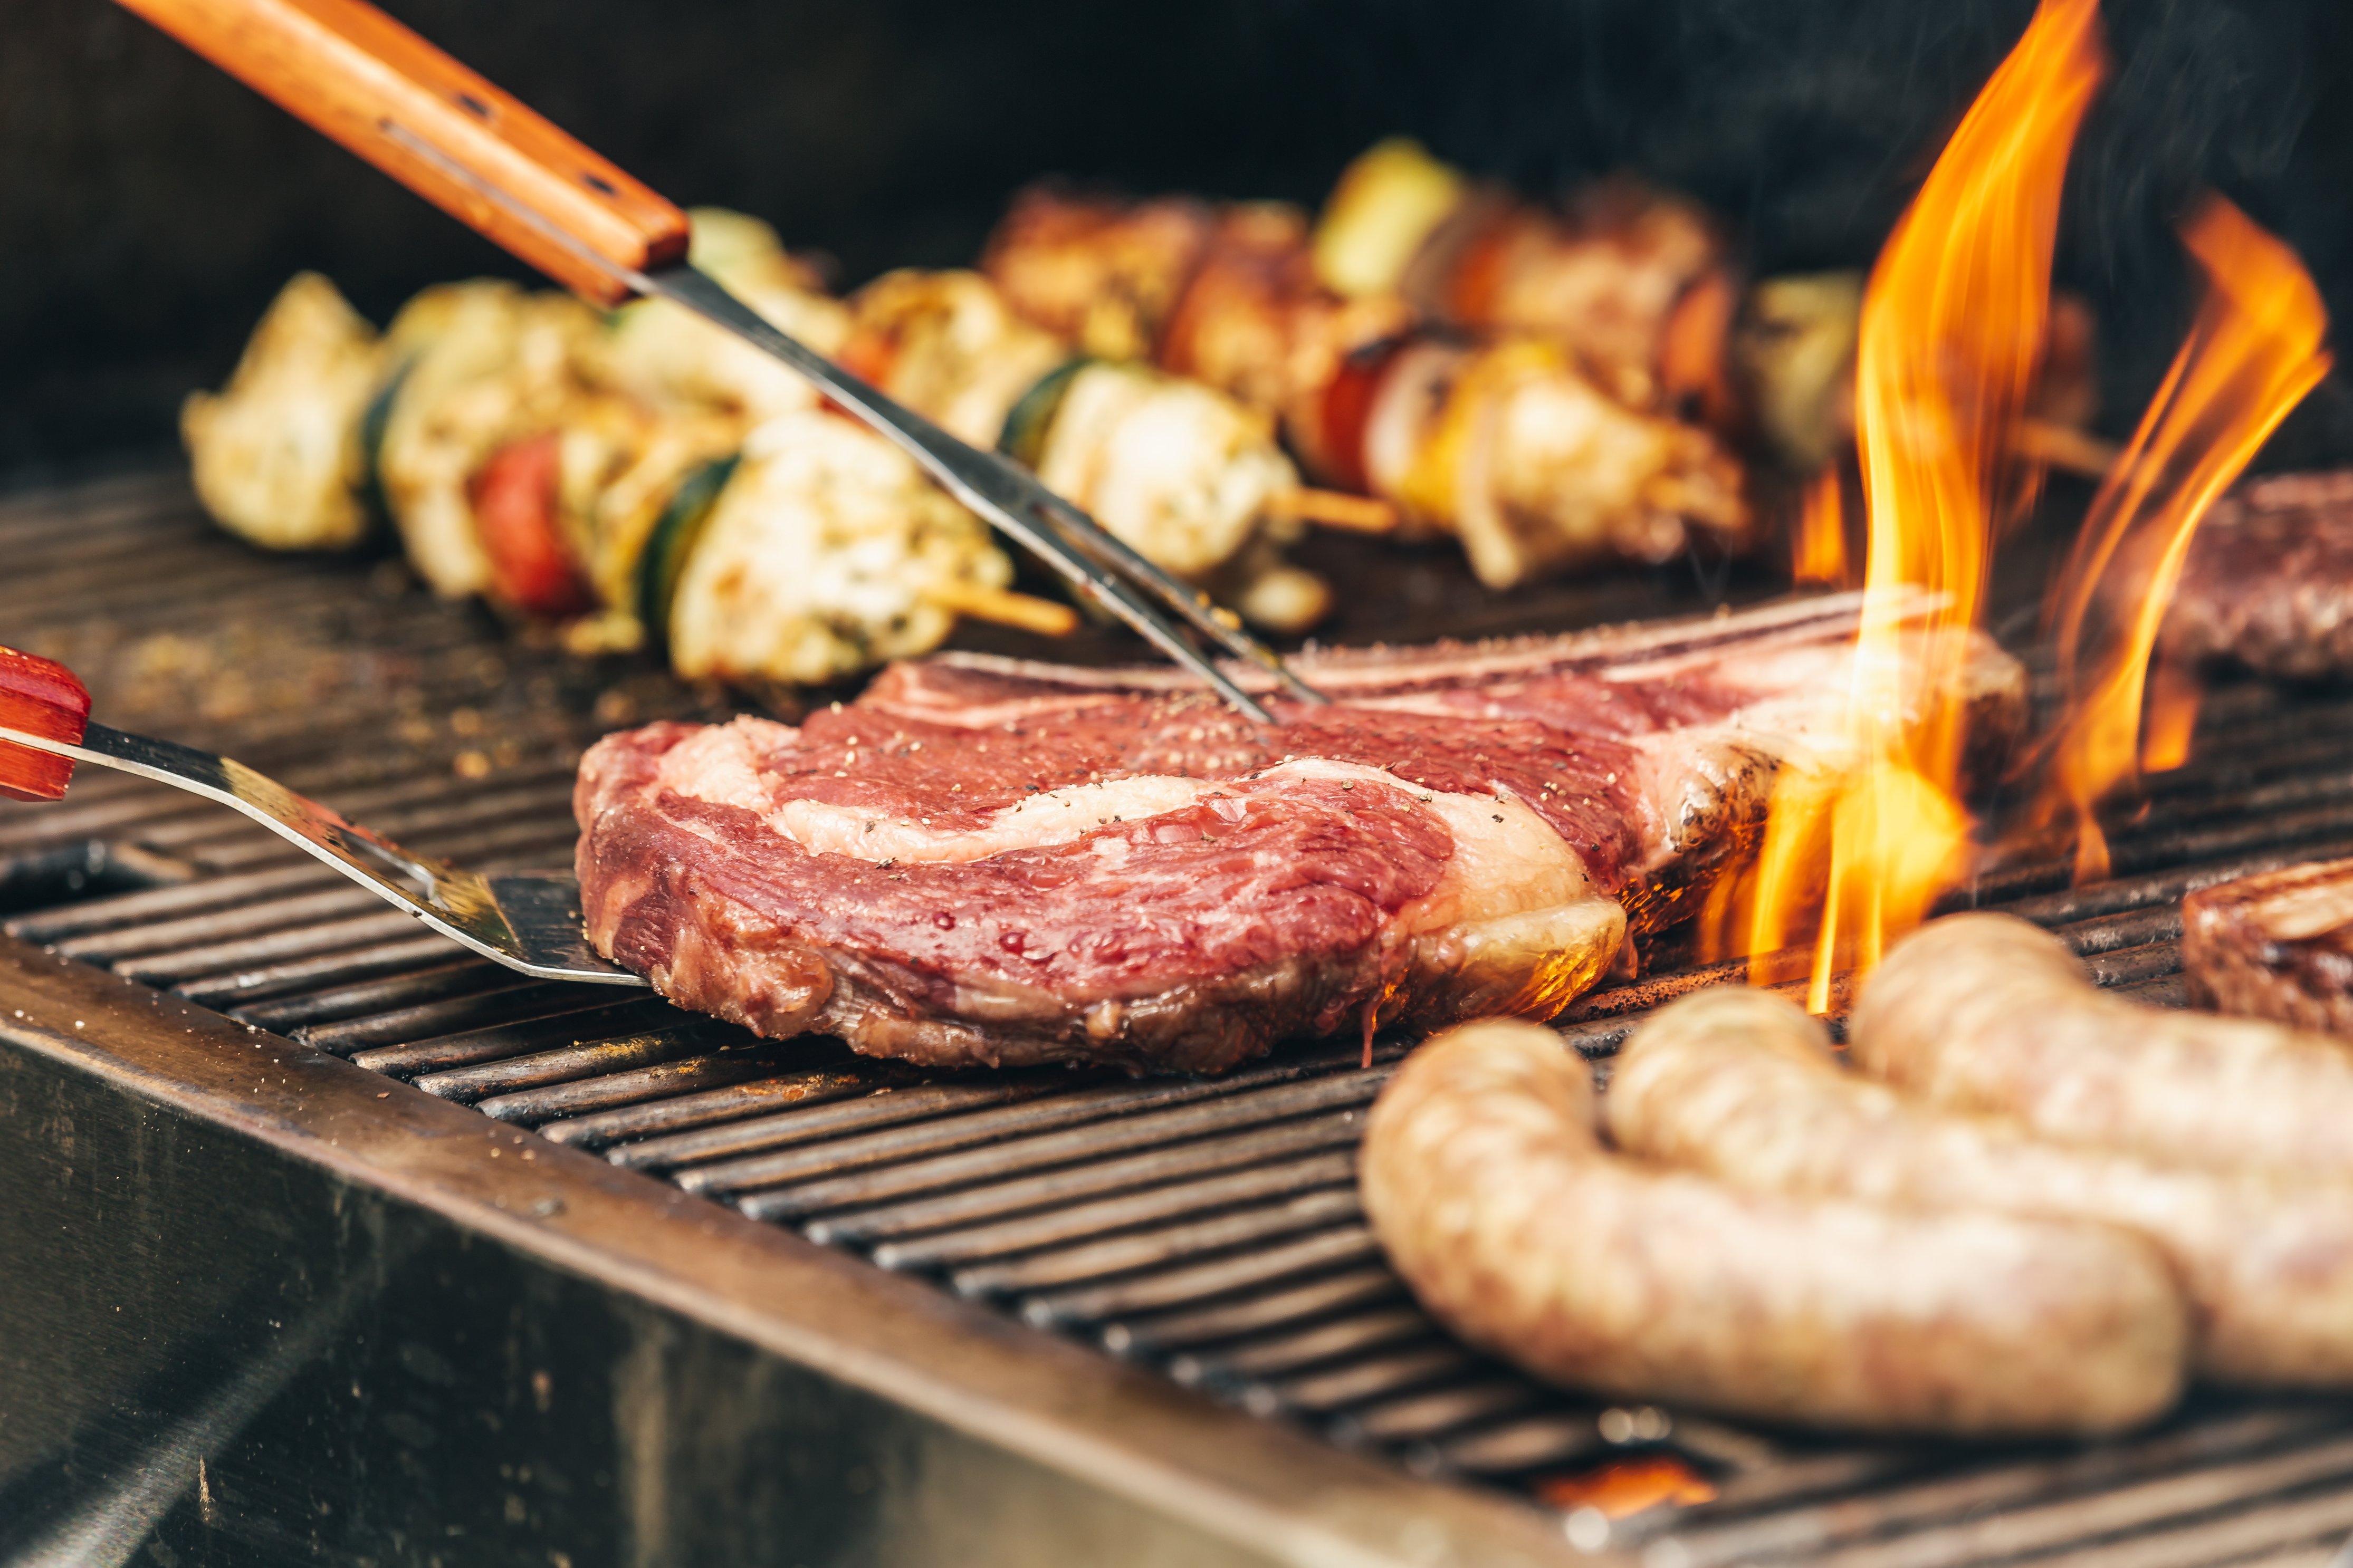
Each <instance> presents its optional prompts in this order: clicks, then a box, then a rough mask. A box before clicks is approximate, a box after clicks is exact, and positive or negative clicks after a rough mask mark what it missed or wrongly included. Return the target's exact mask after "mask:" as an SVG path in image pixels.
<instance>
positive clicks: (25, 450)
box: [0, 0, 2353, 469]
mask: <svg viewBox="0 0 2353 1568" xmlns="http://www.w3.org/2000/svg"><path fill="white" fill-rule="evenodd" d="M387 4H388V5H389V8H390V9H392V10H393V11H394V12H395V13H396V15H398V16H401V17H402V18H403V19H404V20H406V21H408V22H409V23H411V24H412V25H413V26H417V28H418V29H419V30H421V31H422V32H424V33H425V34H426V35H427V37H430V38H432V39H434V40H435V41H436V42H438V43H440V44H441V45H443V46H444V47H448V48H449V49H450V50H452V51H453V52H454V53H456V54H458V55H459V57H460V58H465V59H467V60H468V61H470V63H472V64H474V65H476V66H478V67H479V68H481V69H482V70H484V71H485V72H486V73H487V74H488V75H490V76H491V78H492V79H494V80H497V81H499V82H501V84H502V85H504V86H507V87H509V88H511V89H513V90H514V91H516V92H517V93H518V94H519V95H520V96H522V98H523V99H524V100H526V101H528V102H531V103H533V104H535V105H537V106H539V107H540V108H542V109H543V110H545V111H547V112H548V113H550V114H552V115H553V116H554V118H555V119H557V120H558V121H560V122H562V123H564V124H565V125H566V126H568V127H569V128H571V129H572V130H574V131H575V132H578V133H579V134H580V135H581V136H582V137H583V139H584V140H586V141H587V142H589V143H590V144H591V145H593V146H596V148H598V149H599V150H600V151H602V152H605V153H607V154H609V155H610V156H612V157H613V158H614V159H615V160H616V161H617V162H618V163H621V164H622V166H624V167H625V168H628V169H630V170H631V171H632V172H634V173H637V174H641V175H643V176H645V177H646V178H648V179H649V180H650V181H651V182H652V183H653V184H655V185H656V187H657V188H659V189H661V190H663V191H664V192H665V193H667V194H669V195H673V196H674V197H676V198H677V199H679V200H680V201H681V202H689V203H691V202H720V203H724V204H727V205H736V206H740V207H744V208H745V209H747V210H750V211H753V212H757V213H759V214H761V215H762V216H765V217H768V218H770V219H772V220H773V221H775V222H776V224H777V225H778V226H780V227H781V228H782V229H783V230H784V232H785V233H786V236H787V237H788V238H789V239H791V240H792V241H793V242H794V243H795V244H797V245H800V246H804V247H816V248H821V249H824V250H828V251H831V252H832V253H834V254H835V255H836V256H838V257H839V258H840V260H841V262H842V276H843V279H844V280H845V281H856V280H858V279H861V278H863V277H866V276H870V275H871V274H872V273H873V272H875V271H878V270H881V268H886V267H890V266H893V265H906V264H918V265H940V264H953V263H955V262H957V261H960V260H965V259H968V258H970V257H971V256H972V255H973V254H974V252H975V250H976V247H977V246H978V244H979V241H980V239H981V237H982V236H983V235H984V234H985V233H986V232H987V226H988V225H989V224H990V223H991V222H992V221H993V219H994V217H995V216H996V215H997V212H998V211H999V210H1001V207H1002V204H1003V202H1004V199H1005V197H1006V195H1008V193H1009V192H1010V191H1011V190H1012V189H1013V188H1014V187H1016V186H1017V185H1018V184H1022V183H1023V182H1024V181H1026V180H1028V179H1029V178H1031V177H1033V176H1035V175H1037V174H1044V173H1049V172H1054V173H1062V174H1072V175H1076V176H1079V177H1082V178H1094V179H1100V180H1104V181H1108V182H1111V183H1113V184H1121V185H1124V186H1126V187H1128V188H1131V189H1135V190H1158V189H1168V188H1185V189H1192V190H1197V191H1201V192H1205V193H1210V194H1218V195H1269V196H1282V197H1287V198H1290V199H1293V200H1300V201H1308V202H1313V201H1314V200H1316V199H1318V198H1319V197H1320V196H1321V195H1323V193H1324V191H1325V190H1326V189H1327V188H1328V187H1329V185H1330V184H1331V181H1332V177H1333V175H1334V174H1335V173H1336V172H1337V171H1338V170H1339V168H1340V166H1341V165H1342V164H1343V163H1345V161H1346V160H1347V159H1348V158H1349V157H1350V156H1352V155H1353V154H1354V153H1357V152H1359V151H1361V150H1362V149H1363V148H1364V147H1365V146H1366V144H1367V143H1369V142H1372V141H1373V140H1374V139H1376V138H1377V137H1379V136H1382V135H1386V134H1390V133H1393V132H1408V133H1410V134H1414V135H1418V136H1419V137H1421V138H1422V139H1424V140H1425V141H1427V142H1430V145H1431V146H1432V147H1434V148H1435V149H1436V150H1438V151H1439V152H1440V153H1442V154H1444V155H1446V156H1448V157H1450V158H1452V159H1454V160H1456V161H1458V162H1460V163H1463V164H1465V165H1467V166H1469V167H1471V168H1472V169H1474V170H1477V171H1479V172H1481V173H1482V174H1490V175H1493V176H1495V177H1499V178H1504V179H1508V180H1511V181H1513V182H1514V183H1516V184H1520V185H1521V186H1522V187H1523V188H1525V189H1527V190H1529V191H1532V192H1543V191H1549V190H1555V189H1557V188H1559V187H1561V186H1562V185H1564V184H1568V183H1570V182H1573V181H1575V180H1577V179H1578V178H1580V177H1584V176H1587V175H1590V174H1599V173H1603V172H1607V171H1611V170H1618V169H1631V170H1634V171H1637V172H1640V173H1642V174H1648V175H1650V176H1651V177H1652V178H1655V179H1657V180H1660V181H1662V182H1663V183H1666V184H1672V185H1677V186H1680V187H1683V188H1684V189H1686V190H1689V191H1690V192H1692V193H1693V194H1694V195H1698V196H1700V197H1702V198H1704V200H1706V201H1707V202H1708V203H1709V204H1710V205H1713V206H1715V208H1716V209H1717V210H1718V211H1720V212H1722V213H1723V214H1724V215H1725V216H1726V217H1727V218H1728V219H1729V220H1730V221H1731V223H1732V224H1733V226H1734V227H1735V229H1736V232H1737V233H1738V234H1739V235H1740V237H1741V238H1742V242H1743V244H1744V246H1745V247H1746V250H1747V252H1748V255H1749V258H1750V259H1751V261H1752V263H1753V265H1754V266H1755V267H1756V268H1757V269H1759V270H1760V271H1766V272H1771V271H1786V270H1791V269H1798V268H1823V267H1840V266H1846V267H1860V266H1865V265H1868V263H1869V262H1870V260H1871V258H1872V257H1873V255H1874V254H1875V253H1876V252H1877V249H1878V247H1879V244H1880V242H1881V241H1882V240H1883V238H1884V237H1885V236H1886V233H1887V229H1888V226H1889V225H1890V224H1891V223H1892V222H1893V221H1894V217H1895V216H1896V215H1897V214H1898V213H1899V212H1901V211H1902V210H1903V207H1904V205H1905V201H1906V200H1907V199H1908V198H1909V196H1910V195H1911V192H1912V190H1913V188H1914V186H1915V184H1916V183H1917V182H1918V180H1919V179H1920V177H1921V176H1922V175H1923V174H1925V173H1926V169H1927V166H1928V163H1929V162H1930V161H1931V160H1932V159H1933V157H1934V155H1935V153H1936V148H1937V146H1938V145H1939V144H1940V143H1941V142H1942V141H1943V140H1944V135H1945V132H1947V130H1948V129H1949V128H1950V126H1951V125H1952V123H1953V122H1954V121H1955V120H1956V119H1957V116H1958V115H1959V113H1960V112H1961V110H1962V109H1963V108H1964V107H1965V106H1966V105H1967V104H1968V100H1969V99H1970V98H1971V96H1972V95H1973V94H1974V93H1975V92H1976V91H1977V89H1978V87H1979V86H1980V85H1981V84H1982V83H1983V81H1984V79H1985V78H1986V76H1987V74H1988V73H1989V72H1990V71H1991V70H1992V68H1993V67H1994V65H1995V64H1996V62H1998V61H1999V60H2000V58H2001V57H2002V55H2003V54H2004V52H2005V51H2007V50H2008V48H2009V47H2010V44H2011V43H2012V42H2014V41H2015V40H2016V38H2017V37H2018V35H2019V34H2020V32H2021V30H2022V29H2023V27H2024V26H2025V23H2026V18H2027V16H2029V14H2030V12H2031V5H2032V0H1135V3H1133V4H1128V5H1103V4H1101V3H1100V0H995V3H992V4H990V5H971V4H969V3H968V0H866V3H864V4H857V5H852V4H846V3H844V0H673V3H672V4H670V5H661V6H646V5H640V4H637V3H635V0H568V3H567V4H565V5H563V6H561V7H559V6H557V5H554V3H553V0H516V3H514V4H512V5H500V6H482V5H469V4H466V3H465V0H387ZM9 14H10V16H11V20H12V23H13V24H14V25H13V26H12V28H11V32H10V47H9V48H8V49H7V50H6V51H0V87H5V88H7V89H9V90H7V91H5V92H0V125H5V128H6V129H7V132H8V134H6V135H5V136H0V218H4V219H5V222H0V276H5V279H6V280H7V281H8V282H9V283H10V285H11V287H10V288H9V289H5V290H0V358H5V360H6V361H7V362H8V363H10V365H11V367H12V370H14V371H15V372H16V375H15V377H14V378H13V380H12V381H11V383H10V384H9V385H8V386H7V387H5V388H0V469H5V468H9V467H12V466H16V465H19V464H21V463H22V462H24V461H25V460H26V459H27V458H28V457H35V456H40V457H46V456H48V455H50V454H53V453H55V452H56V451H58V449H59V447H61V446H70V445H73V444H76V443H81V442H89V443H91V444H98V443H111V444H114V445H121V444H122V443H123V442H124V441H126V440H140V439H149V440H162V439H168V433H169V425H170V410H171V407H172V405H173V404H174V403H175V402H176V399H177V396H178V393H179V390H180V389H182V388H184V387H185V386H186V385H188V384H192V383H193V382H195V381H197V380H217V379H218V377H219V376H220V375H221V374H225V373H226V371H227V367H228V364H229V362H230V361H231V360H232V359H233V357H234V355H235V352H236V349H237V344H238V343H239V342H241V341H242V339H243V335H244V332H245V331H246V330H247V328H248V326H249V324H250V323H251V321H253V319H254V317H255V315H256V314H257V313H258V312H259V310H260V308H261V305H262V303H263V302H265V301H266V300H268V299H269V295H270V293H271V292H272V291H273V290H274V289H276V288H277V286H278V284H279V283H280V282H281V281H282V280H283V279H284V278H285V276H286V275H287V273H289V272H290V271H292V270H294V269H295V268H298V267H314V268H321V269H322V270H325V271H327V272H328V273H330V274H331V275H332V276H334V277H335V278H336V279H338V280H339V281H341V282H343V284H344V285H345V286H346V288H347V289H348V290H349V291H350V292H351V293H352V295H353V298H354V299H355V300H358V301H359V302H360V303H361V304H362V306H363V307H364V309H366V310H369V311H370V312H371V313H374V314H375V315H377V316H379V317H381V316H382V315H383V314H384V313H385V312H386V311H388V310H390V309H391V308H392V307H393V306H394V305H396V303H397V302H398V301H399V300H400V299H402V298H403V297H405V296H406V294H407V293H408V292H409V291H411V290H413V289H416V288H417V287H419V286H421V285H422V284H424V283H427V282H428V281H432V280H435V279H441V278H448V277H451V276H462V275H463V274H465V273H467V272H471V271H476V270H482V269H494V270H495V269H506V270H510V271H512V268H511V267H510V266H509V264H507V263H505V262H504V261H503V260H501V258H498V257H497V256H496V255H495V254H494V253H492V252H491V250H490V249H489V248H488V247H485V246H483V245H482V244H481V243H480V241H478V240H476V239H474V238H472V237H470V236H469V235H466V234H465V233H464V232H463V231H462V230H460V229H459V228H458V227H457V226H455V225H454V224H452V223H451V222H450V221H449V220H448V219H447V218H445V217H443V216H440V215H439V214H438V213H435V212H433V211H432V210H431V209H429V208H427V207H426V206H425V205H423V204H422V203H420V202H418V201H417V200H416V199H415V198H414V197H411V196H409V195H406V193H404V192H401V191H399V190H397V189H396V188H395V187H393V186H392V185H391V184H389V182H386V181H384V180H382V179H380V178H379V177H377V176H376V175H375V174H373V173H371V172H368V171H365V170H364V169H361V168H360V167H359V166H358V165H356V164H355V163H353V161H352V160H351V159H350V158H349V157H348V156H346V155H345V154H343V153H341V152H339V151H337V150H335V149H333V148H332V147H330V146H328V145H327V144H326V143H325V142H322V141H321V140H320V139H319V138H318V137H317V136H316V135H315V134H314V133H312V132H309V131H307V130H305V129H303V128H302V127H301V126H299V125H297V124H295V123H293V122H292V121H290V120H288V119H287V118H286V117H285V116H284V115H282V114H281V113H280V112H279V111H278V110H275V109H274V108H271V107H270V106H269V105H268V104H265V103H263V102H261V101H259V100H257V99H255V98H254V97H253V96H252V95H250V94H248V93H246V92H244V91H243V90H242V89H238V88H237V87H235V86H234V85H233V84H230V83H227V82H226V81H224V80H222V79H220V78H219V77H218V76H217V74H216V73H215V72H213V71H212V70H211V68H209V67H206V66H205V65H204V64H203V63H202V62H200V61H197V60H195V58H193V57H190V56H189V55H187V54H186V52H185V50H182V49H180V48H179V47H178V46H176V45H174V44H172V43H170V42H169V41H168V40H166V39H164V38H162V37H159V36H156V35H154V34H153V32H152V30H150V29H148V28H146V27H145V26H144V25H143V24H141V23H138V22H137V21H135V20H134V19H132V17H130V16H127V15H125V14H121V13H119V12H116V11H114V10H113V9H112V8H111V7H103V6H101V7H99V8H98V9H97V10H95V11H93V10H92V9H91V8H90V6H89V5H86V4H82V3H81V0H16V5H14V6H13V7H12V9H11V11H10V13H9ZM2105 15H2106V19H2107V24H2108V31H2109V37H2110V43H2111V47H2112V49H2113V51H2114V54H2115V58H2116V70H2115V74H2114V76H2113V78H2112V79H2111V82H2110V85H2109V87H2108V89H2107V91H2106V92H2105V95H2104V96H2103V98H2102V100H2101V101H2100V102H2099V104H2098V105H2097V106H2096V107H2095V109H2094V112H2093V116H2092V120H2091V121H2090V123H2089V125H2088V126H2087V128H2086V130H2085V133H2084V139H2083V142H2082V143H2081V145H2080V146H2079V148H2078V150H2077V154H2076V158H2075V163H2074V165H2073V170H2072V172H2071V175H2070V180H2069V190H2068V197H2067V205H2066V216H2065V221H2064V227H2063V234H2062V238H2061V247H2060V255H2059V262H2058V267H2059V276H2060V279H2061V281H2062V282H2063V283H2064V284H2066V285H2067V286H2069V287H2072V288H2075V289H2080V290H2081V291H2083V292H2084V293H2085V294H2086V295H2088V296H2089V297H2090V298H2091V299H2092V300H2093V301H2094V304H2095V306H2096V307H2097V309H2098V310H2099V312H2100V316H2101V320H2102V321H2103V325H2104V329H2105V330H2104V332H2103V340H2104V342H2105V379H2106V382H2107V388H2108V395H2107V398H2106V412H2105V415H2104V416H2103V417H2104V422H2105V424H2107V425H2108V426H2110V427H2111V428H2112V429H2123V428H2128V427H2129V426H2130V422H2131V419H2132V416H2133V414H2134V413H2135V412H2136V411H2137V409H2138V408H2139V407H2140V405H2141V404H2142V403H2143V402H2144V401H2145V400H2146V398H2147V394H2148V391H2149V389H2150V388H2151V387H2152V386H2154V384H2155V382H2156V378H2157V376H2158V374H2160V373H2161V370H2162V367H2163V365H2164V363H2166V360H2167V357H2168V355H2169V354H2170V353H2171V352H2172V349H2173V346H2174V345H2175V343H2176V342H2179V335H2180V331H2181V330H2182V327H2183V325H2184V324H2185V323H2186V321H2187V320H2188V317H2189V310H2190V309H2191V298H2190V290H2189V287H2188V279H2187V278H2186V275H2185V273H2184V269H2183V266H2182V262H2181V258H2180V253H2179V244H2178V242H2177V241H2176V240H2175V238H2174V236H2173V232H2172V225H2173V223H2174V221H2175V219H2176V218H2177V217H2178V216H2179V214H2180V213H2181V212H2183V211H2184V210H2185V209H2186V207H2187V205H2188V203H2189V200H2190V198H2191V197H2192V196H2193V195H2195V194H2196V193H2197V192H2198V191H2199V190H2200V189H2202V188H2206V187H2210V186H2211V187H2212V188H2215V189H2218V190H2221V192H2223V193H2224V194H2225V195H2229V196H2230V197H2231V198H2232V200H2233V201H2235V202H2237V203H2238V204H2239V205H2241V206H2242V208H2244V209H2245V210H2246V211H2247V212H2248V213H2249V214H2250V215H2252V216H2254V217H2255V218H2256V219H2257V221H2259V222H2261V223H2263V224H2264V225H2265V226H2268V227H2270V228H2272V229H2274V231H2275V232H2277V233H2280V234H2281V235H2283V236H2284V237H2285V238H2287V239H2288V240H2289V241H2290V243H2292V244H2294V245H2295V247H2297V248H2298V249H2299V250H2300V251H2301V252H2302V253H2303V254H2304V256H2305V257H2306V259H2307V260H2308V261H2309V262H2310V264H2311V265H2312V268H2313V271H2314V273H2315V276H2316V279H2318V281H2319V282H2320V285H2321V288H2322V290H2323V293H2324V295H2325V296H2326V297H2327V299H2328V300H2329V301H2330V303H2331V305H2332V306H2333V307H2334V309H2335V312H2336V313H2337V315H2339V316H2345V315H2348V313H2353V206H2349V205H2348V204H2347V203H2346V202H2345V200H2344V193H2345V192H2347V191H2348V190H2353V80H2348V78H2353V6H2348V5H2346V4H2345V0H2108V4H2107V5H2106V6H2105ZM69 407H70V408H73V409H77V410H79V411H80V412H79V413H78V414H77V415H76V416H75V418H74V420H73V421H72V422H71V424H72V427H71V428H70V429H69V427H68V423H67V422H66V421H65V420H64V418H63V416H62V415H61V413H60V410H63V409H66V408H69ZM2315 409H2316V410H2318V411H2319V412H2317V413H2312V414H2308V416H2306V417H2303V418H2302V419H2301V420H2300V422H2299V425H2300V427H2301V428H2300V430H2291V431H2290V432H2287V433H2286V434H2285V435H2284V437H2283V439H2282V440H2280V441H2277V442H2275V443H2274V455H2276V454H2278V453H2280V452H2281V451H2284V450H2294V451H2298V452H2301V453H2303V454H2304V456H2305V458H2306V460H2316V459H2318V458H2325V457H2328V456H2337V457H2340V458H2353V420H2348V418H2347V417H2346V416H2345V414H2344V409H2345V400H2344V399H2342V398H2341V397H2338V398H2335V399H2334V400H2333V401H2332V399H2331V396H2330V395H2327V394H2326V393H2324V395H2322V396H2321V397H2319V398H2316V400H2315ZM2330 409H2335V410H2337V413H2335V414H2328V413H2327V411H2328V410H2330ZM2324 415H2325V417H2324ZM2340 435H2341V436H2343V437H2345V438H2344V439H2342V440H2340V439H2338V437H2339V436H2340ZM2299 442H2301V443H2302V445H2301V446H2299V445H2298V443H2299Z"/></svg>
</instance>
